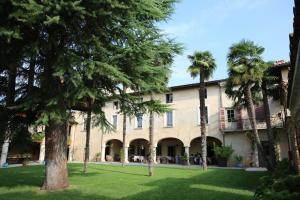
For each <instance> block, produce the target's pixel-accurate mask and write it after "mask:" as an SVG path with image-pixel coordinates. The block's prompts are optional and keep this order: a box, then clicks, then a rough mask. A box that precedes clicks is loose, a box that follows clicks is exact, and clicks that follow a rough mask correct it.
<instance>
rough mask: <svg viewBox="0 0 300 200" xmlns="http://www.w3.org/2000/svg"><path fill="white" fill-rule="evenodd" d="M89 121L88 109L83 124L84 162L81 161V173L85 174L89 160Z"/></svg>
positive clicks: (89, 113)
mask: <svg viewBox="0 0 300 200" xmlns="http://www.w3.org/2000/svg"><path fill="white" fill-rule="evenodd" d="M89 106H90V105H89ZM91 121H92V112H91V111H90V110H89V111H88V112H87V118H86V124H85V128H86V138H85V151H84V163H83V173H85V174H86V173H87V163H88V162H89V157H90V135H91Z"/></svg>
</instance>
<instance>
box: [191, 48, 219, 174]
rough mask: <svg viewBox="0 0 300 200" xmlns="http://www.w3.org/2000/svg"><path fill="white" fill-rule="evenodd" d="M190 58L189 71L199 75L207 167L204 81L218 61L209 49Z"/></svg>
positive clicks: (202, 145) (205, 167)
mask: <svg viewBox="0 0 300 200" xmlns="http://www.w3.org/2000/svg"><path fill="white" fill-rule="evenodd" d="M188 58H189V59H190V61H191V63H192V64H191V66H189V68H188V70H187V71H188V72H189V73H190V74H191V76H192V77H193V78H195V77H197V76H198V75H199V77H200V86H199V101H200V131H201V148H202V150H201V155H202V159H203V169H204V170H206V169H207V162H206V157H207V144H206V123H207V122H206V109H205V83H204V81H205V80H207V79H209V78H210V77H211V76H212V74H213V72H214V70H215V69H216V62H215V59H214V58H213V56H212V54H211V53H210V52H209V51H203V52H197V51H196V52H195V53H194V54H193V55H189V56H188Z"/></svg>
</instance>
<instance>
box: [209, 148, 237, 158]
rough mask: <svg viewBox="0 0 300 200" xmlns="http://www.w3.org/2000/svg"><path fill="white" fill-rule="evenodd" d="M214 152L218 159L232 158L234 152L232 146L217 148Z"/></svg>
mask: <svg viewBox="0 0 300 200" xmlns="http://www.w3.org/2000/svg"><path fill="white" fill-rule="evenodd" d="M213 151H214V152H215V155H216V157H217V158H226V159H228V158H230V156H231V154H232V153H233V152H234V150H233V149H232V146H231V145H230V146H221V147H219V146H215V147H214V149H213Z"/></svg>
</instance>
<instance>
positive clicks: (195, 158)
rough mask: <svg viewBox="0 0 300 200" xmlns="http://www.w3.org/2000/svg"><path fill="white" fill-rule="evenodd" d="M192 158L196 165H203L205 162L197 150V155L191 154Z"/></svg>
mask: <svg viewBox="0 0 300 200" xmlns="http://www.w3.org/2000/svg"><path fill="white" fill-rule="evenodd" d="M190 160H192V161H193V164H195V165H202V163H203V159H202V157H201V154H200V153H199V152H197V153H196V154H195V155H194V154H191V156H190Z"/></svg>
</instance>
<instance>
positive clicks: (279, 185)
mask: <svg viewBox="0 0 300 200" xmlns="http://www.w3.org/2000/svg"><path fill="white" fill-rule="evenodd" d="M254 199H255V200H269V199H272V200H298V199H300V176H299V175H296V174H295V172H294V171H293V170H292V167H291V165H290V164H289V162H288V161H287V160H283V161H281V162H279V163H278V165H277V167H276V169H275V170H274V172H273V173H272V174H270V175H269V176H264V177H262V178H261V185H260V186H259V188H258V189H257V190H256V192H255V196H254Z"/></svg>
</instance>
